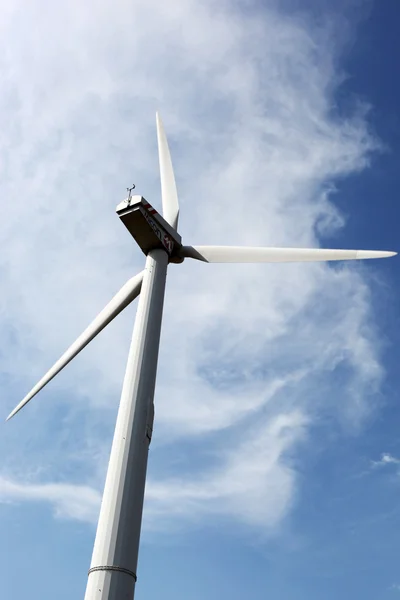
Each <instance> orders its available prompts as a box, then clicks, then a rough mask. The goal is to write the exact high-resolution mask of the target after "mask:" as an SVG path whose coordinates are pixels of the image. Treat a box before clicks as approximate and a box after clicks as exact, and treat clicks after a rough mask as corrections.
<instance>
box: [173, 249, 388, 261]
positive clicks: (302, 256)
mask: <svg viewBox="0 0 400 600" xmlns="http://www.w3.org/2000/svg"><path fill="white" fill-rule="evenodd" d="M396 254H397V252H382V251H376V250H325V249H323V248H252V247H245V246H182V248H181V256H182V257H185V258H186V257H187V258H194V259H196V260H202V261H203V262H209V263H264V262H271V263H272V262H311V261H326V260H358V259H364V258H386V257H388V256H395V255H396Z"/></svg>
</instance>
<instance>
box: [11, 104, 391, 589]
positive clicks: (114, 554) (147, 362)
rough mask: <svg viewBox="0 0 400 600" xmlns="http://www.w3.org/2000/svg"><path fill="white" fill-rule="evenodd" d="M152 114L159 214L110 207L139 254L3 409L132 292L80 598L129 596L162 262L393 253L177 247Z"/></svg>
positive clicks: (169, 181) (60, 364) (167, 174)
mask: <svg viewBox="0 0 400 600" xmlns="http://www.w3.org/2000/svg"><path fill="white" fill-rule="evenodd" d="M156 120H157V137H158V151H159V160H160V175H161V195H162V208H163V217H162V216H161V215H159V214H158V212H157V211H156V210H155V209H154V208H153V207H152V206H151V205H150V204H149V203H148V202H146V200H145V199H144V198H143V197H141V196H131V193H130V190H129V196H128V198H127V199H126V200H124V201H123V202H121V203H120V204H119V205H118V206H117V209H116V211H117V214H118V216H119V217H120V219H121V220H122V222H123V223H124V225H125V226H126V228H127V229H128V231H129V232H130V233H131V235H132V236H133V238H134V239H135V240H136V242H137V243H138V244H139V246H140V248H141V249H142V251H143V252H144V254H145V255H146V264H145V268H144V271H142V272H141V273H139V274H138V275H136V276H135V277H132V278H131V279H129V281H127V283H126V284H125V285H124V286H123V287H122V288H121V289H120V291H119V292H118V293H117V294H116V295H115V296H114V298H113V299H112V300H111V302H110V303H109V304H108V305H107V306H106V307H105V308H104V310H102V312H101V313H100V314H99V315H98V316H97V317H96V318H95V320H94V321H93V322H92V323H91V324H90V325H89V327H88V328H87V329H86V330H85V331H84V332H83V333H82V335H81V336H80V337H79V338H78V339H77V340H76V341H75V342H74V343H73V344H72V346H70V347H69V348H68V350H67V351H66V352H65V353H64V354H63V355H62V357H61V358H60V359H59V360H58V361H57V362H56V363H55V364H54V366H53V367H52V368H51V369H50V370H49V371H48V372H47V373H46V375H45V376H44V377H43V378H42V379H41V380H40V381H39V383H37V384H36V385H35V386H34V387H33V388H32V390H31V391H30V392H29V394H28V395H27V396H25V398H24V399H23V400H22V401H21V402H20V403H19V404H18V406H17V407H16V408H15V409H14V410H13V411H12V412H11V413H10V415H9V416H8V418H7V420H8V419H10V418H11V417H12V416H14V415H15V414H16V413H17V412H18V411H19V410H21V408H22V407H23V406H25V404H27V403H28V402H29V400H31V399H32V398H33V396H35V395H36V394H37V393H38V392H39V391H40V390H41V389H42V388H43V387H44V386H45V385H46V384H47V383H48V382H49V381H50V380H51V379H52V378H53V377H55V375H57V373H59V372H60V371H61V369H63V368H64V367H65V366H66V365H67V364H68V363H69V362H70V361H71V360H72V359H73V358H74V357H75V356H76V355H77V354H78V353H79V352H80V351H81V350H82V349H83V348H84V347H85V346H86V345H87V344H88V343H89V342H90V341H91V340H92V339H93V338H94V337H95V336H96V335H97V334H98V333H99V332H100V331H101V330H102V329H103V328H104V327H106V325H108V323H110V321H112V320H113V319H114V317H116V316H117V315H118V314H119V313H120V312H121V311H122V310H123V309H124V308H125V307H126V306H128V304H130V303H131V302H132V300H134V299H135V298H136V297H137V296H138V295H139V294H140V299H139V305H138V309H137V314H136V320H135V326H134V329H133V335H132V342H131V346H130V350H129V356H128V363H127V367H126V373H125V378H124V383H123V388H122V395H121V402H120V406H119V411H118V417H117V423H116V427H115V433H114V439H113V443H112V449H111V455H110V461H109V465H108V471H107V478H106V483H105V488H104V494H103V500H102V504H101V510H100V516H99V522H98V526H97V533H96V540H95V544H94V549H93V556H92V562H91V566H90V569H89V578H88V583H87V588H86V595H85V600H131V599H132V598H133V596H134V592H135V582H136V567H137V559H138V551H139V538H140V528H141V521H142V509H143V497H144V489H145V481H146V469H147V457H148V448H149V444H150V440H151V435H152V429H153V418H154V405H153V397H154V388H155V381H156V371H157V359H158V348H159V340H160V330H161V319H162V311H163V302H164V290H165V280H166V275H167V267H168V264H169V263H170V262H173V263H181V262H183V260H184V259H185V258H193V259H196V260H201V261H204V262H210V263H263V262H303V261H330V260H354V259H364V258H384V257H388V256H394V255H395V254H396V252H377V251H369V250H324V249H319V248H317V249H314V248H313V249H306V248H249V247H241V246H183V245H182V243H181V237H180V235H179V234H178V232H177V225H178V216H179V203H178V196H177V191H176V185H175V178H174V173H173V169H172V163H171V157H170V153H169V149H168V143H167V139H166V136H165V132H164V128H163V125H162V122H161V119H160V117H159V115H158V114H157V116H156Z"/></svg>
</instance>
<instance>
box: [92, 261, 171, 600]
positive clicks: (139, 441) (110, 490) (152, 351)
mask: <svg viewBox="0 0 400 600" xmlns="http://www.w3.org/2000/svg"><path fill="white" fill-rule="evenodd" d="M167 266H168V256H167V253H166V252H164V251H163V250H152V251H151V252H149V254H148V256H147V260H146V267H145V271H144V277H143V283H142V291H141V294H140V299H139V305H138V309H137V315H136V320H135V326H134V330H133V335H132V342H131V347H130V350H129V356H128V363H127V368H126V373H125V379H124V384H123V388H122V395H121V402H120V407H119V411H118V418H117V424H116V428H115V433H114V439H113V443H112V448H111V455H110V462H109V465H108V471H107V477H106V483H105V488H104V494H103V500H102V504H101V509H100V516H99V522H98V526H97V533H96V540H95V544H94V549H93V556H92V562H91V567H90V570H89V579H88V583H87V588H86V594H85V600H132V599H133V597H134V593H135V582H136V567H137V561H138V551H139V539H140V528H141V522H142V510H143V497H144V488H145V482H146V470H147V458H148V449H149V444H150V440H151V434H152V429H153V419H154V404H153V398H154V388H155V381H156V371H157V359H158V348H159V341H160V332H161V320H162V309H163V303H164V291H165V281H166V273H167Z"/></svg>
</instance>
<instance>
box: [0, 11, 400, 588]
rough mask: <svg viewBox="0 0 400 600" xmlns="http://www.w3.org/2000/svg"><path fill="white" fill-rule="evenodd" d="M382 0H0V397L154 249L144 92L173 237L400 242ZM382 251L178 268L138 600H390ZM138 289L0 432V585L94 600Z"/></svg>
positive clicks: (369, 245) (395, 460)
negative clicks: (173, 183)
mask: <svg viewBox="0 0 400 600" xmlns="http://www.w3.org/2000/svg"><path fill="white" fill-rule="evenodd" d="M399 11H400V8H399V7H398V3H397V2H396V1H395V0H386V1H385V2H375V3H373V2H369V1H368V2H363V1H362V0H360V1H355V0H354V1H351V2H345V3H336V2H313V1H310V0H308V1H306V0H304V1H301V0H299V1H298V2H273V1H272V0H271V1H265V2H260V3H257V4H256V3H240V2H235V3H234V2H218V3H217V2H213V1H212V0H206V1H203V2H201V3H200V2H198V1H196V0H179V1H178V0H177V1H176V2H171V3H168V5H167V3H166V6H165V7H164V6H160V3H158V2H155V0H147V1H146V2H142V1H139V2H136V3H129V2H125V0H118V1H117V2H114V3H111V2H109V1H108V0H103V1H101V2H96V3H91V2H88V3H86V4H84V5H83V6H82V3H80V2H77V1H75V0H72V1H71V0H69V2H68V3H67V2H64V1H62V2H59V3H57V6H55V5H54V6H53V5H50V6H49V5H48V4H47V3H44V2H43V1H41V0H36V1H35V2H33V3H31V4H30V5H29V6H26V3H22V2H19V0H17V1H16V2H14V3H13V5H12V7H11V6H6V5H4V6H2V7H1V8H0V30H1V39H2V42H1V43H2V44H3V48H2V52H1V54H0V56H1V59H0V74H1V88H2V92H3V93H2V95H1V100H0V101H1V110H0V120H1V129H0V130H1V131H2V135H1V137H0V154H1V160H0V168H1V184H2V194H1V195H2V216H3V218H2V220H1V222H0V244H1V248H2V253H1V255H0V278H1V285H2V294H1V299H0V337H1V340H2V343H1V346H0V383H1V394H0V403H1V410H2V412H3V414H4V416H6V415H7V414H8V412H9V411H10V410H11V409H12V408H13V406H14V405H15V404H17V402H18V401H19V400H20V399H21V398H22V397H23V396H24V395H25V393H26V391H27V390H29V389H30V387H31V386H32V385H33V384H34V383H35V382H36V381H37V380H38V379H39V378H40V377H41V376H42V374H43V373H44V372H45V371H46V370H47V368H48V367H49V366H50V365H51V364H52V363H53V362H54V360H55V359H57V358H58V357H59V355H60V354H61V353H62V352H63V351H64V349H65V348H66V347H67V346H68V345H69V343H70V342H71V341H73V340H74V339H75V337H77V335H78V334H79V333H80V332H81V331H82V330H83V329H84V328H85V327H86V325H87V324H88V323H89V322H90V320H91V319H92V318H93V317H94V316H95V315H96V314H97V313H98V312H99V311H100V310H101V308H102V307H103V306H104V305H105V304H106V303H107V301H108V300H109V299H110V298H111V297H112V295H113V294H114V293H115V291H117V290H118V289H119V287H120V286H121V285H122V284H123V283H124V282H125V281H126V280H127V279H128V278H129V277H130V276H132V274H134V273H136V272H138V271H139V270H141V268H142V265H143V258H142V256H141V255H140V253H139V251H138V250H137V249H136V248H135V247H134V246H133V245H132V241H131V238H130V236H129V235H127V234H126V232H125V231H124V228H123V227H122V225H121V224H120V223H119V222H118V219H117V217H116V216H115V213H114V209H115V206H116V204H117V203H118V202H119V201H120V200H121V199H122V198H123V196H124V191H125V188H126V186H127V185H130V184H131V182H132V181H134V182H135V183H136V185H137V190H138V192H139V193H142V194H143V195H144V196H145V197H146V199H147V200H149V201H150V202H151V203H153V204H154V205H155V206H159V204H160V201H159V195H160V194H159V181H158V172H157V154H156V136H155V111H156V110H157V109H158V110H160V112H161V114H162V117H163V120H164V123H165V127H166V131H167V134H168V137H169V141H170V146H171V151H172V157H173V162H174V167H175V172H176V179H177V184H178V190H179V195H180V202H181V221H180V232H181V234H182V236H183V239H184V242H185V243H204V244H206V243H232V244H259V245H277V246H279V245H281V246H294V245H299V246H306V247H307V246H318V245H321V246H326V247H342V248H360V249H361V248H365V249H389V250H398V249H399V243H398V220H399V219H398V216H399V215H398V204H397V186H398V178H399V175H398V163H399V156H400V117H399V112H398V106H399V105H400V84H399V82H398V78H397V71H396V69H397V62H396V56H397V55H398V51H399V48H398V41H397V37H398V36H397V22H398V18H399ZM397 269H398V260H397V259H396V258H394V259H390V260H383V261H376V262H372V261H368V262H366V263H363V264H343V265H342V264H340V265H334V266H329V265H326V264H325V265H324V264H308V265H307V264H304V265H256V266H248V265H240V266H234V265H204V264H200V263H199V264H196V263H195V262H192V263H189V261H186V262H185V263H184V264H183V265H181V266H179V267H175V266H172V267H171V268H170V270H169V277H168V283H167V297H166V305H165V316H164V323H163V334H162V342H161V352H160V362H159V364H160V368H159V376H158V382H157V391H156V424H155V431H154V437H153V442H152V446H151V454H150V461H149V472H148V485H147V490H146V503H145V513H144V524H143V534H142V544H141V551H140V561H139V569H138V584H137V591H136V598H138V599H139V600H150V598H154V597H155V596H157V597H158V596H160V595H162V596H163V598H165V599H166V600H169V598H171V599H172V598H174V600H175V599H176V598H191V599H193V600H196V599H197V598H204V597H205V596H206V597H207V598H209V599H210V600H214V599H217V598H221V597H229V598H232V599H233V600H235V599H239V598H240V599H242V598H245V597H251V598H253V599H255V600H258V599H260V600H261V599H264V598H265V597H268V598H274V599H275V598H276V599H279V600H280V599H283V600H292V599H293V600H294V599H296V600H302V599H303V598H304V599H306V598H307V600H317V599H318V600H320V599H321V598H323V599H324V600H325V599H326V600H330V599H336V598H338V597H340V598H341V599H342V600H350V599H351V600H352V599H353V598H355V597H362V598H363V599H364V600H378V599H379V600H381V599H386V598H388V600H389V599H390V598H396V597H400V577H399V574H398V559H397V557H398V555H399V552H400V541H399V540H400V538H399V535H398V531H399V530H400V512H399V509H398V498H399V493H400V442H399V438H398V430H399V411H398V393H397V390H398V388H399V384H400V381H399V374H398V360H399V354H398V352H397V346H398V342H399V341H400V339H399V337H400V336H399V327H398V324H399V318H400V315H399V311H398V302H397V300H396V298H397V296H398V293H399V289H398V287H399V284H398V275H397ZM134 314H135V306H133V307H130V308H129V309H128V310H126V311H125V313H124V314H123V315H120V317H119V318H118V319H117V320H116V321H115V322H114V323H113V324H112V325H111V326H110V327H109V328H108V329H107V331H105V332H103V333H102V335H101V336H100V337H99V338H98V339H96V340H95V341H94V342H93V343H92V344H91V345H90V347H88V348H87V349H86V350H85V351H84V352H83V353H82V354H81V355H80V356H79V357H78V358H77V359H76V360H75V361H74V363H73V364H71V365H70V366H69V367H68V368H67V369H65V371H63V373H62V374H60V376H59V377H58V378H57V379H56V380H54V381H53V382H52V383H51V384H50V385H49V386H48V387H47V388H46V389H45V390H44V391H43V392H42V393H41V394H40V396H38V397H37V398H35V400H34V401H32V402H31V403H30V404H29V405H28V406H27V407H26V408H25V409H24V411H23V412H21V413H20V414H18V416H17V417H16V418H14V419H13V420H12V421H10V422H9V423H7V424H4V425H3V426H2V431H1V436H0V457H1V461H0V531H1V536H0V565H1V567H0V573H1V578H2V584H3V588H4V591H3V597H4V598H6V599H7V600H8V599H10V600H11V599H12V600H14V599H15V600H20V599H22V598H26V597H29V598H31V599H32V600H36V599H38V600H39V599H40V600H46V599H50V598H52V599H53V598H54V597H56V598H58V599H60V600H63V599H67V598H68V599H69V598H71V597H77V598H79V597H83V594H84V589H85V585H86V573H87V569H88V567H89V563H90V557H91V551H92V545H93V539H94V533H95V523H96V520H97V514H98V507H99V499H100V496H101V491H102V486H103V482H104V477H105V469H106V464H107V459H108V454H109V449H110V444H111V436H112V432H113V427H114V423H115V417H116V411H117V406H118V399H119V392H120V388H121V383H122V376H123V372H124V368H125V361H126V355H127V349H128V345H129V340H130V332H131V328H132V323H133V318H134Z"/></svg>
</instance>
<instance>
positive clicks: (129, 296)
mask: <svg viewBox="0 0 400 600" xmlns="http://www.w3.org/2000/svg"><path fill="white" fill-rule="evenodd" d="M142 280H143V272H142V273H139V274H138V275H135V277H132V278H131V279H129V280H128V281H127V282H126V283H125V285H124V286H122V288H121V289H120V290H119V292H118V293H117V294H116V295H115V296H114V298H113V299H112V300H111V301H110V302H109V303H108V304H107V306H106V307H105V308H103V310H102V311H101V313H99V314H98V315H97V317H96V318H95V319H94V321H92V322H91V324H90V325H89V327H87V328H86V329H85V331H84V332H83V333H82V334H81V335H80V336H79V337H78V339H77V340H76V341H75V342H74V343H73V344H72V345H71V346H70V347H69V348H68V350H67V351H66V352H64V354H63V355H62V357H61V358H60V359H59V360H58V361H57V362H56V363H55V364H54V365H53V366H52V367H51V369H50V370H49V371H47V373H46V375H45V376H44V377H42V379H41V380H40V381H39V382H38V383H37V384H36V385H35V387H33V388H32V389H31V391H30V392H29V394H27V395H26V396H25V398H24V399H23V400H22V401H21V402H20V403H19V404H18V406H16V407H15V408H14V410H13V411H12V412H11V413H10V414H9V415H8V417H7V419H6V421H8V420H9V419H11V417H13V416H14V415H15V414H16V413H17V412H18V411H19V410H21V408H23V407H24V406H25V404H27V403H28V402H29V400H31V399H32V398H33V397H34V396H36V394H37V393H38V392H40V390H41V389H42V388H44V386H45V385H46V384H47V383H49V381H51V379H53V377H55V376H56V375H57V373H59V372H60V371H61V370H62V369H63V368H64V367H65V366H66V365H67V364H68V363H69V362H70V361H71V360H72V359H73V358H74V357H75V356H76V355H77V354H78V353H79V352H80V351H81V350H83V348H84V347H85V346H87V344H88V343H89V342H91V341H92V339H93V338H94V337H96V335H97V334H98V333H100V331H101V330H102V329H104V327H106V325H108V324H109V323H110V322H111V321H112V320H113V319H114V318H115V317H116V316H117V315H119V313H120V312H121V311H122V310H123V309H124V308H125V307H126V306H128V304H130V303H131V302H132V301H133V300H134V299H135V298H136V297H137V296H138V295H139V293H140V288H141V286H142Z"/></svg>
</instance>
